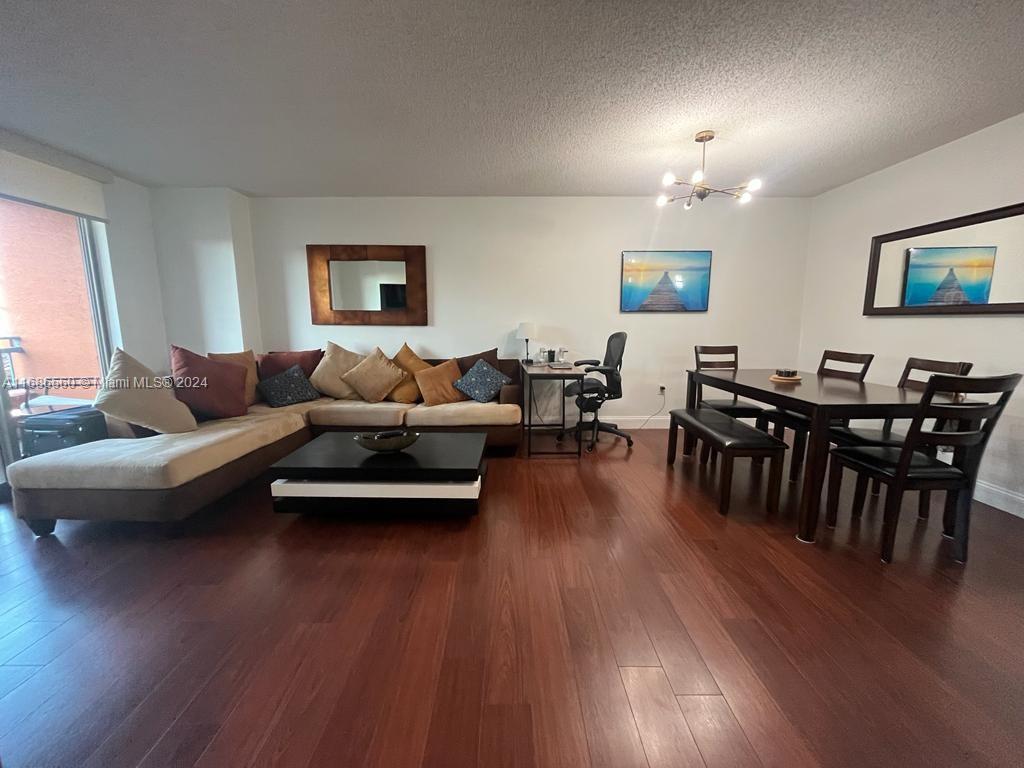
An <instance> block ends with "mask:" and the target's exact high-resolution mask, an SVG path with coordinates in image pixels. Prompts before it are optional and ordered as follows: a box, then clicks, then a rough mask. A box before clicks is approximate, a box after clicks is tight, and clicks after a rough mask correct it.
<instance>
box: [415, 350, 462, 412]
mask: <svg viewBox="0 0 1024 768" xmlns="http://www.w3.org/2000/svg"><path fill="white" fill-rule="evenodd" d="M460 376H461V371H459V364H458V362H457V361H456V360H455V358H454V357H453V358H452V359H451V360H446V361H445V362H443V363H441V364H440V365H435V366H432V367H430V368H426V369H424V370H422V371H418V372H417V373H416V386H418V387H419V388H420V392H421V393H422V395H423V404H424V405H443V404H444V403H460V402H462V401H463V400H468V399H469V398H468V397H466V396H465V395H464V394H462V393H461V392H459V390H457V389H456V388H455V386H454V385H455V382H456V381H458V380H459V377H460Z"/></svg>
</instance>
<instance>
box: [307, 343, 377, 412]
mask: <svg viewBox="0 0 1024 768" xmlns="http://www.w3.org/2000/svg"><path fill="white" fill-rule="evenodd" d="M365 359H366V355H360V354H359V353H357V352H350V351H349V350H347V349H345V348H344V347H339V346H338V345H337V344H335V343H334V342H331V341H328V342H327V350H326V351H325V352H324V357H323V360H321V361H320V363H319V364H318V365H317V367H316V369H315V370H314V371H313V375H312V376H310V377H309V383H310V384H312V385H313V386H314V387H316V388H317V389H318V390H319V391H320V392H322V393H323V394H325V395H328V396H330V397H336V398H337V399H338V400H359V399H360V397H359V393H358V392H356V391H355V390H354V389H353V388H352V386H351V385H350V384H348V383H347V382H346V381H344V380H343V379H342V377H343V376H344V375H345V374H346V373H348V372H349V371H351V370H352V369H353V368H355V367H356V366H357V365H359V364H360V363H361V362H363V360H365Z"/></svg>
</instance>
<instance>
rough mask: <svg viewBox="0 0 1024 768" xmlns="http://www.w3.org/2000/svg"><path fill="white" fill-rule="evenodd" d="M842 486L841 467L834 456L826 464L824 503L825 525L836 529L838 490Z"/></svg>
mask: <svg viewBox="0 0 1024 768" xmlns="http://www.w3.org/2000/svg"><path fill="white" fill-rule="evenodd" d="M842 486H843V465H842V464H840V463H839V461H838V459H836V457H835V456H833V457H832V460H831V461H830V462H829V464H828V500H827V501H826V502H825V525H827V526H828V527H829V528H835V527H836V518H837V517H838V516H839V490H840V489H841V488H842Z"/></svg>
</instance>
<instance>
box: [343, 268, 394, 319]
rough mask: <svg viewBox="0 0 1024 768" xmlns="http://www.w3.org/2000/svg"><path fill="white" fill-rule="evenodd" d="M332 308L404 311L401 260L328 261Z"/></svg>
mask: <svg viewBox="0 0 1024 768" xmlns="http://www.w3.org/2000/svg"><path fill="white" fill-rule="evenodd" d="M328 265H329V269H330V276H331V309H348V310H353V309H359V310H370V311H375V310H376V311H379V310H382V309H405V262H404V261H330V262H328Z"/></svg>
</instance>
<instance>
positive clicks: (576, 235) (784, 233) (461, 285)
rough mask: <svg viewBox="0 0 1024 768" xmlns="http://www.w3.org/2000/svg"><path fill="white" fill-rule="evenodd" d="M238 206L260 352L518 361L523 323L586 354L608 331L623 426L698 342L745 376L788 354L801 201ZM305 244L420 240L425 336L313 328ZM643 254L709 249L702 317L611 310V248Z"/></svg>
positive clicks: (615, 279) (800, 249)
mask: <svg viewBox="0 0 1024 768" xmlns="http://www.w3.org/2000/svg"><path fill="white" fill-rule="evenodd" d="M250 207H251V214H252V227H253V248H254V252H255V256H256V279H257V284H258V287H259V305H260V319H261V322H262V326H263V341H264V344H265V346H266V347H267V348H272V349H308V348H315V347H320V346H322V345H323V344H324V343H325V342H326V341H327V340H332V341H335V342H337V343H339V344H342V345H344V346H346V347H349V348H351V349H354V350H357V351H362V352H366V351H369V350H371V349H372V348H373V347H374V346H375V345H380V347H381V348H382V349H383V350H384V352H385V353H387V354H389V355H390V354H394V353H395V352H397V350H398V348H399V347H400V346H401V345H402V343H403V342H405V341H407V342H408V343H409V344H410V346H412V347H413V349H415V350H416V351H417V352H419V353H420V354H421V355H423V356H425V357H444V356H457V355H465V354H470V353H473V352H478V351H480V350H482V349H486V348H489V347H493V346H497V347H499V352H500V353H501V354H502V355H503V356H506V357H521V356H522V352H523V349H522V344H521V342H517V341H515V339H514V338H513V337H512V336H513V333H514V330H515V327H516V325H517V324H518V323H519V322H520V321H532V322H535V323H537V324H538V325H539V326H540V338H538V339H536V340H531V345H534V344H546V345H548V346H559V345H561V346H567V347H569V349H570V350H572V354H573V355H576V356H581V357H601V356H602V355H603V353H604V346H605V342H606V340H607V337H608V335H609V334H611V333H612V332H614V331H619V330H624V331H626V332H627V333H629V341H628V342H627V345H626V355H625V362H624V367H623V380H624V381H623V383H624V389H625V396H624V399H623V400H622V401H621V402H619V403H614V404H609V405H608V406H606V413H608V414H609V415H611V414H616V415H617V416H618V418H619V420H620V421H622V422H623V423H625V424H629V425H631V426H636V425H637V424H638V423H639V422H640V421H642V420H643V419H644V418H646V417H648V416H650V415H651V414H653V413H654V412H655V411H657V410H658V408H659V407H660V405H661V398H660V397H659V396H658V392H657V387H658V384H660V383H664V384H666V385H667V386H668V407H670V408H671V407H678V406H680V405H682V403H683V401H684V397H685V384H684V371H685V369H686V368H687V367H690V366H692V364H693V345H694V344H696V343H698V342H699V343H705V344H714V343H719V344H727V343H736V344H739V345H740V347H741V350H742V359H743V364H744V365H750V366H771V367H776V366H781V365H786V364H790V363H792V362H793V361H794V360H795V358H796V353H797V343H798V337H799V310H800V297H801V290H802V273H803V259H804V254H805V244H806V241H805V238H806V230H807V213H808V208H809V203H808V201H806V200H786V199H762V200H758V201H757V202H755V203H754V204H751V205H749V206H745V207H743V208H739V207H737V205H736V204H735V203H729V202H727V201H714V200H711V201H706V202H705V203H703V204H701V205H698V206H697V207H696V208H695V209H694V210H693V211H689V212H687V211H684V210H683V209H682V208H681V207H679V206H670V207H668V208H665V209H659V208H656V207H655V206H654V205H653V203H652V200H651V199H649V198H527V197H517V198H493V197H492V198H276V199H274V198H254V199H252V200H251V201H250ZM307 243H376V244H396V245H425V246H426V248H427V284H428V307H429V320H428V322H429V325H427V326H426V327H393V326H387V327H353V326H314V325H313V324H312V323H311V320H310V308H309V287H308V284H307V277H306V252H305V246H306V244H307ZM645 248H651V249H711V250H712V251H713V252H714V255H713V263H712V276H711V298H710V311H709V312H707V313H692V314H670V315H669V314H665V315H649V314H620V313H619V297H618V291H619V262H620V252H621V251H622V250H629V249H634V250H635V249H645ZM533 348H534V349H535V348H536V347H533ZM665 412H666V413H667V409H666V411H665ZM659 423H660V424H664V423H667V421H666V420H665V417H664V416H662V417H661V419H659V420H656V421H652V424H659Z"/></svg>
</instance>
